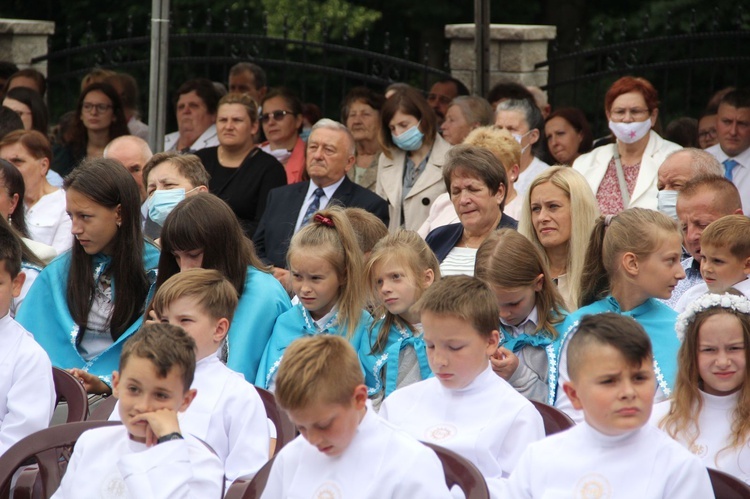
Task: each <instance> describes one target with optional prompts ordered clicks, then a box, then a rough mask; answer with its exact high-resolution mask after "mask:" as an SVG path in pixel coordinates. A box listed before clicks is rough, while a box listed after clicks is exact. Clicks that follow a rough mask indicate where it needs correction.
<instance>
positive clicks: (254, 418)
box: [152, 269, 270, 488]
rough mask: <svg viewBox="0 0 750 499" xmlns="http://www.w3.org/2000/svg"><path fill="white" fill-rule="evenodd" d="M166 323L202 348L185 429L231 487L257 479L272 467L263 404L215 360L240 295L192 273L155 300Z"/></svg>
mask: <svg viewBox="0 0 750 499" xmlns="http://www.w3.org/2000/svg"><path fill="white" fill-rule="evenodd" d="M152 307H153V310H154V312H155V314H156V316H157V317H159V318H160V320H161V322H163V323H169V324H172V325H175V326H180V327H182V328H183V329H184V330H185V332H187V334H188V335H190V337H191V338H193V340H195V343H196V345H197V349H196V360H197V363H196V366H195V376H194V378H193V384H192V386H191V388H193V389H195V390H197V391H198V393H199V394H200V396H198V397H197V398H196V399H195V400H194V401H193V403H192V404H191V405H190V408H189V409H188V410H186V411H185V412H184V413H182V414H180V427H181V428H182V429H183V431H184V432H186V433H190V434H191V435H194V436H196V437H198V438H200V439H202V440H203V441H205V442H206V443H207V444H208V445H210V446H211V448H212V449H213V450H214V451H215V452H216V454H217V455H218V456H219V459H220V460H221V462H222V463H223V465H224V474H225V475H226V481H227V483H226V485H227V488H229V485H231V484H232V482H233V481H234V480H236V479H237V478H239V477H247V476H251V475H254V474H255V473H256V472H257V471H258V470H259V469H260V468H261V466H263V465H264V464H265V463H266V461H268V450H269V446H270V437H269V434H268V418H267V416H266V410H265V407H264V405H263V401H262V400H261V398H260V396H259V395H258V391H257V390H256V389H255V387H254V386H253V385H251V384H250V383H248V382H247V381H245V378H244V377H243V376H242V375H241V374H239V373H237V372H235V371H232V370H231V369H229V368H228V367H227V366H225V365H224V364H223V363H222V362H221V360H219V357H218V356H217V355H216V352H217V350H218V349H219V346H220V345H221V342H222V341H223V340H224V338H226V335H227V331H229V326H230V321H231V319H232V316H233V315H234V310H235V308H237V291H236V290H235V289H234V286H232V285H231V284H230V282H229V281H228V280H227V279H226V278H225V277H224V276H223V275H222V274H221V273H220V272H218V271H216V270H208V269H190V270H185V271H182V272H180V273H178V274H175V275H173V276H172V277H170V278H169V279H168V280H167V281H166V282H165V283H164V284H162V286H161V287H160V288H159V290H158V291H157V292H156V295H155V296H154V300H153V302H152Z"/></svg>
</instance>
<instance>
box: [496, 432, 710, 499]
mask: <svg viewBox="0 0 750 499" xmlns="http://www.w3.org/2000/svg"><path fill="white" fill-rule="evenodd" d="M505 485H506V486H507V491H506V495H505V497H512V498H513V499H532V498H544V499H562V498H566V499H570V498H574V497H575V498H578V497H602V498H604V497H606V498H607V499H662V498H663V499H673V498H674V499H677V498H680V499H682V498H685V499H688V498H696V499H697V498H701V499H711V498H713V497H714V493H713V489H712V487H711V481H710V480H709V478H708V472H707V471H706V468H705V467H704V466H703V464H702V463H701V462H700V460H699V459H698V458H696V457H695V456H693V455H691V454H690V453H689V452H688V451H686V450H685V449H684V448H682V447H681V446H680V444H678V443H677V442H675V441H673V440H672V439H671V438H669V437H667V436H666V435H665V434H664V433H662V432H660V431H659V430H657V429H656V428H654V427H653V426H652V425H649V424H646V425H644V426H643V427H641V428H639V429H637V430H634V431H631V432H628V433H626V434H624V435H619V436H616V437H612V436H608V435H604V434H602V433H600V432H598V431H597V430H595V429H594V428H592V427H591V426H589V425H588V424H587V423H582V424H580V425H577V426H575V427H573V428H571V429H569V430H567V431H564V432H562V433H558V434H556V435H552V436H551V437H548V438H546V439H544V440H542V441H541V442H536V443H533V444H531V445H530V446H529V447H528V449H526V452H524V453H523V455H522V456H521V459H520V461H519V462H518V466H516V469H515V470H514V471H513V474H511V476H510V479H508V481H507V482H506V484H505Z"/></svg>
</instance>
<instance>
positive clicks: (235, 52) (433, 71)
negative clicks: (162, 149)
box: [33, 10, 448, 129]
mask: <svg viewBox="0 0 750 499" xmlns="http://www.w3.org/2000/svg"><path fill="white" fill-rule="evenodd" d="M261 19H262V24H258V23H257V19H255V18H253V16H252V13H250V12H248V11H243V12H241V13H230V12H226V13H225V14H224V16H223V19H219V20H216V19H215V18H213V16H212V15H211V12H210V10H207V11H206V12H205V13H202V14H201V15H198V14H196V13H194V12H192V11H187V12H185V13H184V14H183V15H180V14H179V13H178V14H177V17H173V18H172V19H171V24H170V40H169V43H170V46H169V77H168V81H169V85H168V86H169V89H170V90H175V89H176V88H177V87H178V86H179V85H180V84H181V83H182V82H184V81H185V80H187V79H189V78H193V77H198V76H201V77H207V78H210V79H211V80H213V81H219V82H226V79H227V75H228V72H229V68H231V66H232V65H234V64H235V63H237V62H240V61H249V62H254V63H256V64H258V65H260V66H261V67H263V68H264V69H265V70H266V72H267V74H268V82H269V85H270V86H279V85H284V86H288V87H290V88H292V89H293V90H295V91H297V92H298V94H299V95H300V97H301V98H302V100H303V102H313V103H316V104H318V105H319V106H320V107H321V108H322V110H323V112H324V114H326V115H327V116H331V117H338V109H339V104H340V102H341V99H342V98H343V96H344V95H345V94H346V92H347V91H348V90H349V89H351V88H352V87H354V86H357V85H365V86H369V87H371V88H374V89H383V88H384V87H385V86H387V85H388V84H390V83H392V82H394V81H403V82H407V83H410V84H412V85H415V86H417V87H418V88H428V86H429V83H430V81H431V80H433V79H438V78H440V77H444V76H447V75H448V72H447V68H435V67H431V66H429V65H428V64H427V54H428V53H429V47H415V46H413V45H412V44H410V42H409V39H408V38H406V39H401V40H391V37H390V35H389V34H388V33H382V34H378V42H380V43H378V46H377V48H376V47H374V42H371V35H370V34H369V33H368V32H364V33H362V34H360V35H359V36H357V37H351V38H350V37H349V36H348V29H347V28H346V27H344V29H343V31H342V30H341V29H340V27H337V28H339V29H337V31H342V32H343V35H342V36H340V37H338V38H337V39H332V38H331V36H330V32H331V27H330V26H326V25H325V24H323V25H316V26H314V28H315V30H314V31H315V33H319V34H321V36H319V37H318V39H317V40H308V33H310V32H312V31H313V30H312V28H313V27H312V26H311V27H308V26H306V25H303V26H302V30H301V33H302V37H301V39H292V38H290V36H289V30H288V29H287V27H286V25H285V26H284V29H283V32H282V34H281V36H271V35H270V34H269V32H268V25H267V22H266V21H265V16H263V17H262V18H261ZM116 21H117V20H115V21H113V20H112V19H110V20H108V21H107V23H106V26H104V27H101V26H92V25H91V23H90V22H89V23H88V24H87V25H86V27H85V30H78V31H77V30H76V29H75V28H71V27H70V26H67V27H65V28H64V29H63V34H62V35H61V36H57V37H56V38H53V39H52V42H51V44H50V50H49V52H48V54H47V55H46V56H43V57H39V58H36V59H34V61H33V62H39V61H42V60H46V61H47V63H48V73H49V96H48V100H49V106H50V110H51V114H52V116H53V117H58V116H60V115H61V114H62V113H64V112H65V111H67V110H70V109H72V108H74V107H75V103H76V99H77V97H78V93H79V90H80V81H81V79H82V77H83V76H84V75H86V74H87V73H88V72H89V71H91V70H92V69H93V68H96V67H101V68H107V69H113V70H117V71H124V72H127V73H130V74H131V75H133V76H134V77H135V78H136V80H137V81H138V83H139V85H140V87H141V109H142V110H144V111H145V110H146V107H147V105H146V104H147V101H148V98H147V93H148V92H147V90H148V88H147V85H148V71H149V60H148V58H149V50H150V34H149V27H150V18H143V19H134V18H133V17H132V16H131V17H129V18H128V20H127V22H126V26H125V29H124V30H122V32H119V33H116V31H117V30H116V29H115V28H113V25H116V24H117V22H116ZM137 26H142V27H143V29H141V30H138V29H136V28H135V27H137ZM102 28H103V29H102ZM308 28H310V29H308ZM420 58H421V59H422V60H421V62H418V59H420ZM447 59H448V58H447V57H446V60H447ZM167 114H168V117H169V119H170V120H173V119H174V116H173V115H174V113H173V112H171V110H170V111H168V113H167ZM168 125H171V126H168V129H173V128H174V126H175V125H174V123H173V122H168Z"/></svg>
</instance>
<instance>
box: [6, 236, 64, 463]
mask: <svg viewBox="0 0 750 499" xmlns="http://www.w3.org/2000/svg"><path fill="white" fill-rule="evenodd" d="M25 278H26V276H25V275H24V273H23V272H21V244H20V243H19V241H18V238H17V237H15V236H14V235H13V234H12V233H11V232H10V228H9V227H7V226H6V227H0V455H2V454H3V453H4V452H5V451H7V450H8V449H9V448H10V447H11V446H12V445H13V444H15V443H16V442H18V441H19V440H21V439H22V438H24V437H26V436H28V435H31V434H32V433H34V432H37V431H39V430H43V429H45V428H47V426H49V421H50V419H51V418H52V411H54V409H55V385H54V383H53V381H52V364H51V363H50V360H49V356H48V355H47V353H46V352H45V351H44V349H43V348H42V347H41V346H39V344H38V343H37V342H36V341H34V337H33V336H32V335H31V333H29V332H28V331H26V330H25V329H24V328H23V326H21V325H20V324H19V323H18V322H16V321H15V320H14V319H13V318H12V317H11V316H10V308H11V304H12V302H13V298H15V297H17V296H18V295H19V294H20V293H21V287H22V286H23V283H24V280H25Z"/></svg>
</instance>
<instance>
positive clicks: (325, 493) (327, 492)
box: [313, 480, 344, 499]
mask: <svg viewBox="0 0 750 499" xmlns="http://www.w3.org/2000/svg"><path fill="white" fill-rule="evenodd" d="M313 497H314V498H315V499H341V498H343V497H344V494H343V493H342V492H341V487H340V486H339V484H337V483H336V482H332V481H330V480H329V481H326V482H323V484H322V485H321V486H320V487H318V489H317V490H316V491H315V493H314V494H313Z"/></svg>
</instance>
